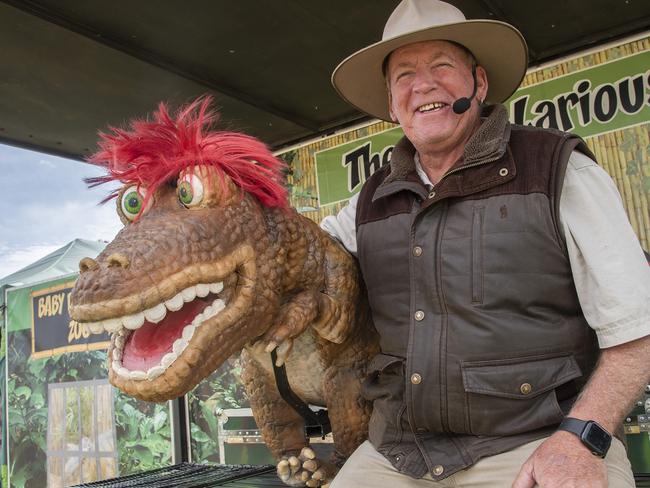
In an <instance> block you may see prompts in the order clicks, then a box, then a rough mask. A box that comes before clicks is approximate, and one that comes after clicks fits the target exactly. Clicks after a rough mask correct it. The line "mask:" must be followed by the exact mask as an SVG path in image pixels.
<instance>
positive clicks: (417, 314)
mask: <svg viewBox="0 0 650 488" xmlns="http://www.w3.org/2000/svg"><path fill="white" fill-rule="evenodd" d="M414 317H415V320H417V321H418V322H420V321H421V320H423V319H424V312H423V311H422V310H418V311H417V312H415V315H414Z"/></svg>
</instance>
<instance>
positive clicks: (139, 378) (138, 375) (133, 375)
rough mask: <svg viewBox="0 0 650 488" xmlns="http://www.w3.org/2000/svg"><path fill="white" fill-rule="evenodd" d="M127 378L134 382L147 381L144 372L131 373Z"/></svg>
mask: <svg viewBox="0 0 650 488" xmlns="http://www.w3.org/2000/svg"><path fill="white" fill-rule="evenodd" d="M129 378H131V379H132V380H136V381H142V380H146V379H147V373H145V372H144V371H131V373H130V374H129Z"/></svg>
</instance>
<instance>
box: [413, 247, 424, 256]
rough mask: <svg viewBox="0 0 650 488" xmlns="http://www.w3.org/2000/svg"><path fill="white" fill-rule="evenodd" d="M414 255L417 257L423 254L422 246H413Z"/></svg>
mask: <svg viewBox="0 0 650 488" xmlns="http://www.w3.org/2000/svg"><path fill="white" fill-rule="evenodd" d="M413 256H415V257H416V258H417V257H420V256H422V248H421V247H420V246H415V247H414V248H413Z"/></svg>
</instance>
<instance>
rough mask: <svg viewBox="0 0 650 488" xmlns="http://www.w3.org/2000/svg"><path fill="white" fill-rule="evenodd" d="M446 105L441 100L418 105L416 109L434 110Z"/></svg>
mask: <svg viewBox="0 0 650 488" xmlns="http://www.w3.org/2000/svg"><path fill="white" fill-rule="evenodd" d="M446 106H447V104H446V103H443V102H433V103H426V104H424V105H420V106H419V107H418V109H417V111H418V112H420V113H428V112H436V111H438V110H441V109H443V108H445V107H446Z"/></svg>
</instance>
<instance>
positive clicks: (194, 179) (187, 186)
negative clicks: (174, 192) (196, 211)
mask: <svg viewBox="0 0 650 488" xmlns="http://www.w3.org/2000/svg"><path fill="white" fill-rule="evenodd" d="M178 199H179V200H180V202H181V203H182V204H183V205H185V206H186V207H194V206H196V205H198V204H200V203H201V202H202V201H203V183H202V182H201V178H199V177H198V176H196V175H194V174H187V175H185V176H183V177H182V178H181V180H180V182H179V183H178Z"/></svg>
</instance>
